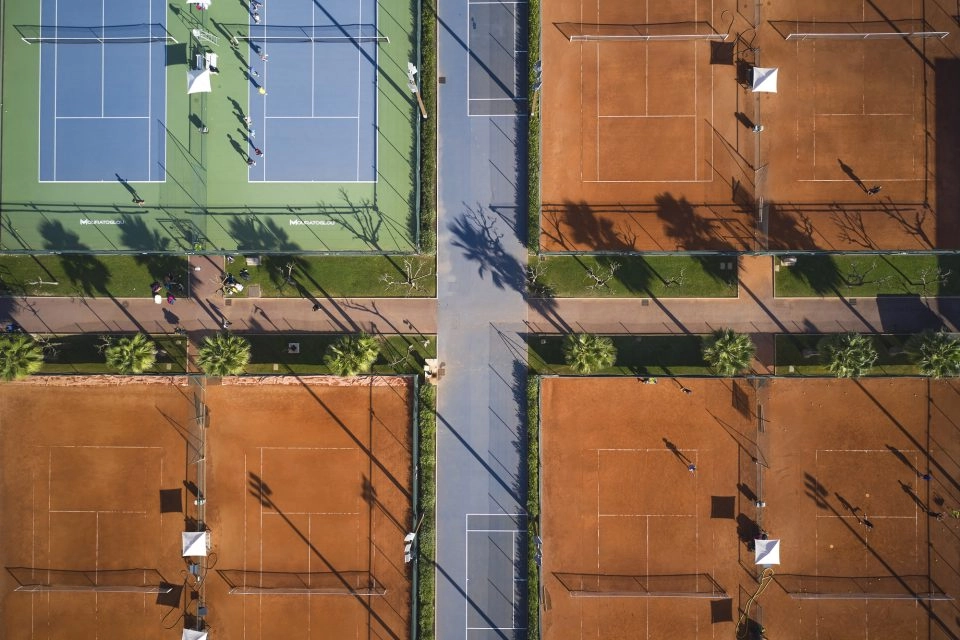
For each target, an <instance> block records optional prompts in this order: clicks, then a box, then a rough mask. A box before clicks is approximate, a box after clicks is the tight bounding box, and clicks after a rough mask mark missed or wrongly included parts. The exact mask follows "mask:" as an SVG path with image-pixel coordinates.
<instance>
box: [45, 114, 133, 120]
mask: <svg viewBox="0 0 960 640" xmlns="http://www.w3.org/2000/svg"><path fill="white" fill-rule="evenodd" d="M55 117H56V118H57V120H149V119H150V116H148V115H147V116H55Z"/></svg>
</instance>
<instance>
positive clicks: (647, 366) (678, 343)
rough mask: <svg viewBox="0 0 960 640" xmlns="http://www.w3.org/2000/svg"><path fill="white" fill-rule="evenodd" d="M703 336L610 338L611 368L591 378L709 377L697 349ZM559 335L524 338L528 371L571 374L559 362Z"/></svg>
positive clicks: (624, 336)
mask: <svg viewBox="0 0 960 640" xmlns="http://www.w3.org/2000/svg"><path fill="white" fill-rule="evenodd" d="M706 337H707V336H705V335H687V334H684V335H612V336H610V338H611V339H612V340H613V345H614V347H616V349H617V361H616V363H615V364H614V366H612V367H610V368H609V369H604V370H603V371H598V372H596V374H594V375H616V376H675V375H681V376H682V375H699V376H704V375H713V374H712V372H711V371H710V369H709V368H708V367H707V363H706V362H704V360H703V356H702V354H701V347H702V343H703V340H704V338H706ZM563 338H564V337H563V336H562V335H531V336H529V337H528V338H527V350H528V356H529V358H528V361H529V367H530V370H531V371H532V372H533V373H536V374H539V375H575V374H574V373H573V371H572V370H571V369H570V367H568V366H567V365H566V364H565V363H564V360H563Z"/></svg>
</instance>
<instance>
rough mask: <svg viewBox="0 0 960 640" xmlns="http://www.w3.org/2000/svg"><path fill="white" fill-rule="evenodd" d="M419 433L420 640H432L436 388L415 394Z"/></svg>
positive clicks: (434, 605) (421, 388)
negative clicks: (417, 403) (416, 395)
mask: <svg viewBox="0 0 960 640" xmlns="http://www.w3.org/2000/svg"><path fill="white" fill-rule="evenodd" d="M418 394H419V395H418V397H419V412H418V414H417V428H418V429H419V431H420V450H419V455H420V474H419V475H420V505H419V506H420V513H421V516H422V517H423V522H421V523H420V531H419V533H418V534H417V554H418V559H417V579H418V588H419V591H418V594H417V595H418V613H417V628H418V630H419V635H418V638H419V640H433V638H434V637H435V630H434V620H435V618H436V584H435V580H436V567H435V564H434V563H435V561H436V549H437V538H436V536H437V523H436V507H437V486H436V469H437V404H436V398H437V393H436V387H434V386H433V385H428V384H425V385H422V386H421V387H420V390H419V392H418Z"/></svg>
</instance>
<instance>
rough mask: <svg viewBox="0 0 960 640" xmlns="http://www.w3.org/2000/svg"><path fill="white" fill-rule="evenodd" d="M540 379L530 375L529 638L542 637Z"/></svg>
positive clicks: (528, 458)
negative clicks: (537, 539) (537, 540)
mask: <svg viewBox="0 0 960 640" xmlns="http://www.w3.org/2000/svg"><path fill="white" fill-rule="evenodd" d="M539 535H540V378H539V377H537V376H530V377H528V378H527V638H528V639H529V640H539V638H540V566H539V564H538V563H537V559H536V558H537V543H536V537H537V536H539Z"/></svg>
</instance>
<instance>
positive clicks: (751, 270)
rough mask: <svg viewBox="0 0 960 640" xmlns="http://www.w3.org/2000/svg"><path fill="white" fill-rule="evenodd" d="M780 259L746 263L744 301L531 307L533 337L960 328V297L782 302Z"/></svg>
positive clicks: (573, 302) (559, 302) (583, 301)
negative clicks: (777, 279) (776, 280)
mask: <svg viewBox="0 0 960 640" xmlns="http://www.w3.org/2000/svg"><path fill="white" fill-rule="evenodd" d="M775 260H776V259H775V258H772V257H770V256H743V257H741V258H740V294H739V296H738V297H737V298H731V299H714V300H709V301H705V300H702V299H661V300H642V299H632V298H631V299H623V298H619V299H587V298H576V299H572V298H567V299H555V300H543V301H531V303H530V316H529V321H528V326H529V328H530V330H532V331H534V332H545V333H555V332H565V331H586V332H594V333H707V332H710V331H713V330H714V329H717V328H720V327H729V328H731V329H735V330H737V331H740V332H744V333H807V332H813V333H834V332H841V331H860V332H914V331H919V330H921V329H925V328H939V327H940V326H945V327H947V328H948V329H949V330H950V331H957V327H958V326H960V299H957V298H931V299H921V298H916V297H914V298H909V297H881V298H857V299H845V298H823V299H821V298H775V297H774V296H773V269H774V262H775Z"/></svg>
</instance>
